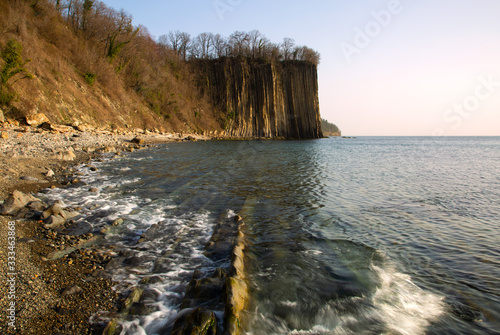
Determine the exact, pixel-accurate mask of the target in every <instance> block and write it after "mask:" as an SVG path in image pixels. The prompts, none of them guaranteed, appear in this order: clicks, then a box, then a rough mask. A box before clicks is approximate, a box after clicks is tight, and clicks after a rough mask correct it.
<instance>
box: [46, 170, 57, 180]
mask: <svg viewBox="0 0 500 335" xmlns="http://www.w3.org/2000/svg"><path fill="white" fill-rule="evenodd" d="M45 175H46V176H47V178H52V177H54V176H55V175H56V174H55V173H54V171H52V170H51V169H49V170H48V171H47V172H46V173H45Z"/></svg>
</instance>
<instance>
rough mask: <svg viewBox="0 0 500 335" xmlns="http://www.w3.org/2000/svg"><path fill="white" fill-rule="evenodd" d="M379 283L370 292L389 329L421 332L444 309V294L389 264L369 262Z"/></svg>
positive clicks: (401, 332) (404, 332) (411, 334)
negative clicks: (376, 264) (429, 290)
mask: <svg viewBox="0 0 500 335" xmlns="http://www.w3.org/2000/svg"><path fill="white" fill-rule="evenodd" d="M371 269H372V270H373V271H374V272H375V273H376V274H377V275H378V277H379V279H380V285H379V286H378V288H377V290H376V291H375V293H374V294H373V297H372V300H373V304H374V306H375V307H376V309H377V313H378V314H380V316H381V318H382V319H383V320H384V321H385V323H386V325H387V327H388V328H389V329H390V330H393V331H395V332H398V333H399V334H408V335H413V334H424V333H425V330H426V328H427V327H428V326H429V325H430V323H431V321H433V320H436V319H437V318H438V317H439V316H440V315H442V314H444V312H445V304H444V302H443V299H444V297H441V296H438V295H435V294H432V293H430V292H426V291H424V290H422V289H420V288H419V287H418V286H417V285H415V284H414V283H413V282H412V280H411V277H410V276H409V275H406V274H403V273H400V272H397V271H396V270H395V269H394V268H392V267H385V268H382V267H378V266H375V265H372V266H371Z"/></svg>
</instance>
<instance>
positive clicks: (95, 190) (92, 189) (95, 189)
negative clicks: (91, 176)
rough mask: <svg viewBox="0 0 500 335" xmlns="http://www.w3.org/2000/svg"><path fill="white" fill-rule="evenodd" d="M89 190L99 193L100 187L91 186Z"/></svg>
mask: <svg viewBox="0 0 500 335" xmlns="http://www.w3.org/2000/svg"><path fill="white" fill-rule="evenodd" d="M89 192H92V193H99V189H98V188H96V187H91V188H90V189H89Z"/></svg>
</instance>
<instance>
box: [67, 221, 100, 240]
mask: <svg viewBox="0 0 500 335" xmlns="http://www.w3.org/2000/svg"><path fill="white" fill-rule="evenodd" d="M91 232H92V225H91V224H90V223H88V222H77V223H74V224H72V225H71V226H69V227H68V228H66V229H64V230H62V231H61V232H60V234H62V235H66V236H68V237H70V236H83V235H87V234H89V233H91Z"/></svg>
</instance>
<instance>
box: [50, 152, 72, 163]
mask: <svg viewBox="0 0 500 335" xmlns="http://www.w3.org/2000/svg"><path fill="white" fill-rule="evenodd" d="M55 158H56V159H60V160H63V161H68V162H71V161H74V160H75V159H76V155H75V153H74V152H73V151H71V150H65V151H61V152H58V153H57V154H56V156H55Z"/></svg>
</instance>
